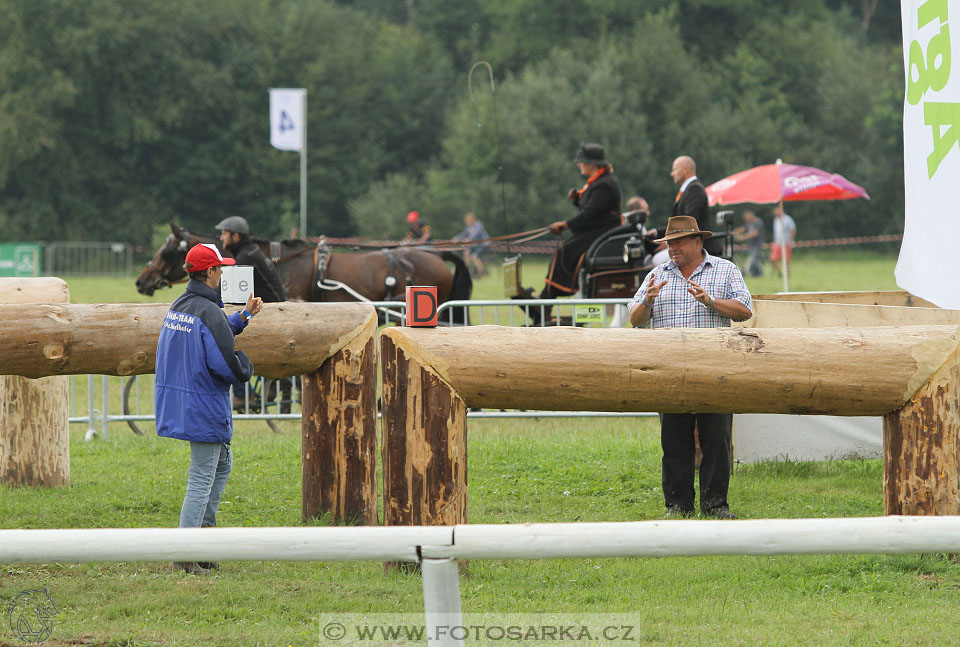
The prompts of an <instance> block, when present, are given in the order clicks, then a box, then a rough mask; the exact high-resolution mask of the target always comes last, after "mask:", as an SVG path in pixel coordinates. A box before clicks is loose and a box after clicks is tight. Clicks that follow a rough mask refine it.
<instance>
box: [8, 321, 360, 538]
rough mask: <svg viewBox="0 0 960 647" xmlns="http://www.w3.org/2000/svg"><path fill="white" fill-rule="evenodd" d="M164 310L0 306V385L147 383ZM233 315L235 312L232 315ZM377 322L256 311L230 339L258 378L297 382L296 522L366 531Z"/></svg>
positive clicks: (153, 360) (151, 370)
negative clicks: (316, 519) (14, 381)
mask: <svg viewBox="0 0 960 647" xmlns="http://www.w3.org/2000/svg"><path fill="white" fill-rule="evenodd" d="M168 309H169V306H168V305H166V304H156V305H153V304H150V305H143V304H105V305H56V304H49V303H47V304H31V305H0V321H3V324H4V325H3V326H0V349H2V350H0V367H2V368H0V370H2V371H3V373H4V374H8V375H20V376H23V377H27V378H41V377H45V376H51V375H70V374H88V373H97V374H103V375H134V374H140V373H152V372H153V370H154V363H155V360H156V350H157V339H158V337H159V334H160V326H161V324H162V321H163V317H164V315H165V314H166V312H167V310H168ZM236 309H239V308H236ZM376 330H377V317H376V314H375V312H374V310H373V308H372V307H371V306H369V305H364V304H359V303H343V304H310V303H292V302H284V303H278V304H266V305H265V306H264V308H263V311H262V312H261V313H260V315H259V316H258V317H257V318H256V320H255V321H254V322H253V324H252V325H251V326H250V327H248V328H247V329H246V330H245V331H244V332H243V334H242V335H240V336H239V337H237V348H239V349H241V350H243V351H244V352H246V353H247V354H248V355H249V356H250V359H251V360H252V361H253V364H254V367H255V370H256V372H257V373H258V374H259V375H263V376H265V377H270V378H281V377H287V376H293V375H303V376H304V380H303V384H304V386H303V399H304V402H303V420H302V432H303V517H304V519H306V518H309V517H312V516H314V515H316V514H318V513H321V512H329V513H330V516H331V520H333V521H338V522H339V521H350V522H357V521H359V522H362V523H367V524H374V523H376V522H377V497H376V373H375V365H376V344H375V335H376Z"/></svg>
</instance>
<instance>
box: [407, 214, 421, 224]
mask: <svg viewBox="0 0 960 647" xmlns="http://www.w3.org/2000/svg"><path fill="white" fill-rule="evenodd" d="M419 219H420V214H419V213H417V212H416V211H411V212H410V213H408V214H407V222H410V223H413V222H416V221H417V220H419Z"/></svg>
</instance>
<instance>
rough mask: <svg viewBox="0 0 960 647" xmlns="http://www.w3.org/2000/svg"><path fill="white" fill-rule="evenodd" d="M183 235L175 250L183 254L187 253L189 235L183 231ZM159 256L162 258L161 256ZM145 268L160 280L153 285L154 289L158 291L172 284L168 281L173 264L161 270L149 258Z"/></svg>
mask: <svg viewBox="0 0 960 647" xmlns="http://www.w3.org/2000/svg"><path fill="white" fill-rule="evenodd" d="M183 233H184V234H185V235H184V236H183V237H182V238H181V239H180V244H179V245H177V249H178V250H182V251H184V252H185V251H187V238H186V237H187V236H189V235H190V234H188V233H187V232H186V231H184V232H183ZM161 256H163V254H161ZM147 267H150V268H152V269H153V271H154V272H156V273H157V274H158V275H159V276H160V279H159V280H158V281H156V282H155V283H154V288H156V289H158V290H159V289H160V288H165V287H167V286H169V285H171V284H172V281H171V280H170V272H172V271H173V267H174V266H173V263H171V264H170V267H168V268H167V269H165V270H161V269H160V268H159V267H157V265H156V263H154V262H153V259H152V258H151V259H150V260H149V261H147Z"/></svg>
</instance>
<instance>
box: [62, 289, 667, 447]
mask: <svg viewBox="0 0 960 647" xmlns="http://www.w3.org/2000/svg"><path fill="white" fill-rule="evenodd" d="M628 302H629V299H530V300H526V301H522V302H520V301H513V300H509V299H503V300H495V299H489V300H476V301H448V302H446V303H442V304H440V306H439V307H438V308H437V310H438V318H439V320H440V324H441V325H456V324H453V323H452V322H453V321H454V320H455V318H456V317H455V314H456V310H457V309H462V308H466V309H467V310H468V313H469V324H470V325H478V324H493V325H499V326H524V325H527V323H528V319H527V315H526V314H525V312H526V311H530V312H533V311H538V312H539V313H540V314H541V316H540V321H541V323H540V325H541V326H545V325H548V324H547V322H545V321H544V319H545V317H543V316H542V314H543V313H544V312H545V310H546V308H547V307H550V308H551V309H552V311H553V313H554V314H555V315H556V319H557V320H559V321H561V322H564V323H566V324H568V325H571V324H572V325H578V326H593V327H613V326H616V327H619V326H623V325H625V323H626V322H627V319H626V304H627V303H628ZM371 305H373V306H374V307H376V308H377V310H378V311H379V312H380V315H381V317H382V321H383V322H384V323H385V324H386V325H400V326H402V325H404V321H405V313H406V304H405V303H404V302H402V301H377V302H373V303H372V304H371ZM84 382H85V384H86V389H87V392H86V398H83V394H82V389H83V384H84ZM274 385H276V381H274V380H264V379H261V378H260V377H259V376H254V379H253V380H251V381H250V383H248V384H246V385H245V386H244V389H243V391H242V392H241V393H235V394H234V401H233V403H234V411H235V413H234V416H233V417H234V420H263V421H264V422H265V423H266V424H267V426H268V427H270V429H272V430H273V431H279V430H280V428H279V427H278V426H277V424H276V423H277V422H280V421H299V420H300V399H301V398H300V381H299V379H297V378H293V381H292V384H291V386H290V387H289V389H288V388H287V387H286V386H285V385H280V388H276V387H275V386H274ZM153 386H154V377H153V375H152V374H151V375H141V376H134V377H129V378H121V377H116V376H108V375H88V376H86V379H85V380H84V376H82V375H76V376H71V377H70V422H71V423H73V424H86V425H87V433H86V439H87V440H91V439H92V438H94V437H95V436H102V437H104V438H106V437H107V435H108V433H109V430H110V426H111V424H113V425H116V423H126V425H127V426H129V427H130V429H131V430H133V431H134V432H135V433H141V432H142V430H141V429H140V426H139V424H138V423H142V422H143V423H152V422H153V421H154V414H153ZM264 394H266V397H264ZM78 396H79V397H80V398H81V399H78ZM84 402H85V408H84ZM654 415H656V414H654V413H637V412H602V411H516V410H509V411H493V410H479V411H470V412H468V413H467V417H468V418H611V417H618V418H622V417H650V416H654Z"/></svg>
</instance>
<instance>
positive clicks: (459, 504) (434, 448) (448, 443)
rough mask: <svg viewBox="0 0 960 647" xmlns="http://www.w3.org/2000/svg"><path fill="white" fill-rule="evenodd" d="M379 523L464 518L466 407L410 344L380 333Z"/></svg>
mask: <svg viewBox="0 0 960 647" xmlns="http://www.w3.org/2000/svg"><path fill="white" fill-rule="evenodd" d="M381 344H382V345H381V366H382V371H383V407H382V409H383V489H384V502H383V517H384V518H383V523H384V525H387V526H400V525H412V526H434V525H437V526H439V525H455V524H460V523H466V522H467V409H466V406H465V405H464V402H463V400H462V399H461V398H460V397H459V396H458V395H457V393H456V392H455V391H454V390H453V389H452V388H451V387H450V385H449V384H447V383H446V382H445V381H444V380H443V379H442V378H441V377H440V376H439V375H438V374H437V373H436V372H435V371H434V370H433V369H432V368H431V367H430V366H429V365H428V364H427V363H425V362H424V359H423V358H422V357H420V356H418V355H417V354H416V353H415V352H411V349H410V348H409V347H403V346H400V345H397V344H395V343H394V339H393V338H392V337H391V336H389V335H383V336H381Z"/></svg>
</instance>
